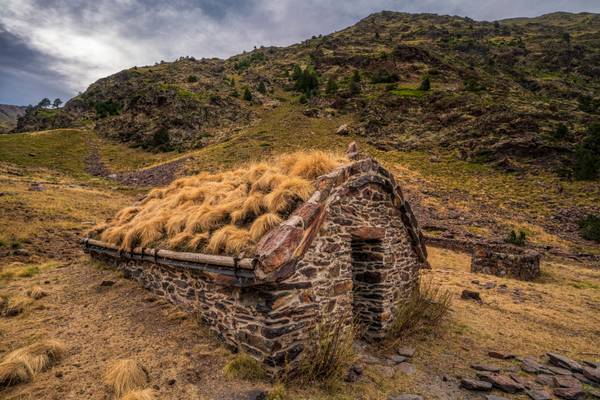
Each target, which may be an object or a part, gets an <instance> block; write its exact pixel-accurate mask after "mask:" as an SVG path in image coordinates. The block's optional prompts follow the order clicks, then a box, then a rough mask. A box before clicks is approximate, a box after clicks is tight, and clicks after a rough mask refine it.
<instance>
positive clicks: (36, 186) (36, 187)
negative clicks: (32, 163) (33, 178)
mask: <svg viewBox="0 0 600 400" xmlns="http://www.w3.org/2000/svg"><path fill="white" fill-rule="evenodd" d="M29 190H30V191H32V192H42V191H44V190H46V188H44V187H43V186H42V185H40V184H39V183H37V182H34V183H32V184H31V185H29Z"/></svg>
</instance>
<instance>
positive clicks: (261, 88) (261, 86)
mask: <svg viewBox="0 0 600 400" xmlns="http://www.w3.org/2000/svg"><path fill="white" fill-rule="evenodd" d="M256 90H258V92H259V93H262V94H265V93H267V87H266V86H265V83H264V82H263V81H260V83H259V84H258V88H257V89H256Z"/></svg>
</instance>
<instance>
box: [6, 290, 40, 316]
mask: <svg viewBox="0 0 600 400" xmlns="http://www.w3.org/2000/svg"><path fill="white" fill-rule="evenodd" d="M31 302H32V300H31V299H30V298H29V297H25V296H21V295H15V296H12V297H9V298H7V299H5V300H3V301H2V306H1V307H0V315H2V316H3V317H13V316H15V315H18V314H21V313H22V312H23V311H24V310H25V308H26V307H27V306H28V305H30V304H31Z"/></svg>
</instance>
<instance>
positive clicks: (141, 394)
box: [121, 389, 156, 400]
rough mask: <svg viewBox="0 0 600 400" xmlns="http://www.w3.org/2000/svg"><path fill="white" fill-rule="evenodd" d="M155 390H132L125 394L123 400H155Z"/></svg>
mask: <svg viewBox="0 0 600 400" xmlns="http://www.w3.org/2000/svg"><path fill="white" fill-rule="evenodd" d="M155 399H156V395H155V393H154V390H153V389H142V390H132V391H130V392H128V393H126V394H125V396H123V397H122V398H121V400H155Z"/></svg>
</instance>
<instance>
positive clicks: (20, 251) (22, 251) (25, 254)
mask: <svg viewBox="0 0 600 400" xmlns="http://www.w3.org/2000/svg"><path fill="white" fill-rule="evenodd" d="M13 254H14V255H15V256H21V257H29V254H30V253H29V251H28V250H26V249H16V250H14V251H13Z"/></svg>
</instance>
